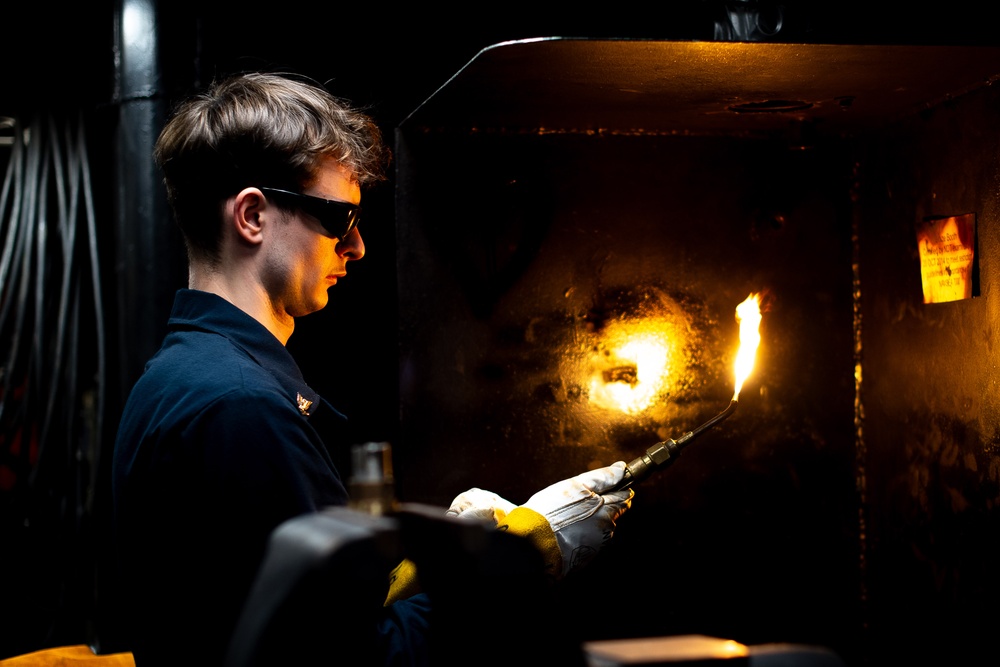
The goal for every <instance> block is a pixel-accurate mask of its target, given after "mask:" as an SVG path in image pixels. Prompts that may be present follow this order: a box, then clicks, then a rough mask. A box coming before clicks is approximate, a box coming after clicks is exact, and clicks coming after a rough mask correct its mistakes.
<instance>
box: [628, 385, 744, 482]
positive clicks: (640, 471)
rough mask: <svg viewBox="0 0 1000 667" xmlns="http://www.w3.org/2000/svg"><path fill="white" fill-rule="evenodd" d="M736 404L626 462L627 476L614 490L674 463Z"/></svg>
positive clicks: (730, 411) (734, 408) (638, 480)
mask: <svg viewBox="0 0 1000 667" xmlns="http://www.w3.org/2000/svg"><path fill="white" fill-rule="evenodd" d="M736 405H737V400H736V399H735V398H733V400H731V401H730V402H729V405H728V406H727V407H726V409H725V410H723V411H722V412H720V413H719V414H717V415H715V416H714V417H712V418H711V419H709V420H708V421H707V422H705V423H704V424H702V425H701V426H699V427H697V428H695V429H693V430H691V431H688V432H687V433H685V434H684V435H682V436H681V437H679V438H678V439H676V440H674V439H673V438H671V439H670V440H664V441H662V442H658V443H656V444H655V445H653V446H652V447H650V448H649V449H647V450H646V451H645V452H644V453H643V454H642V455H641V456H639V457H638V458H636V459H634V460H633V461H631V462H630V463H628V464H626V466H625V477H624V478H622V481H621V482H619V483H618V484H617V485H616V486H615V487H614V489H612V490H614V491H618V490H621V489H627V488H630V487H632V486H634V485H635V484H638V483H639V482H641V481H642V480H644V479H646V478H647V477H649V476H650V475H651V474H653V471H655V470H658V469H660V468H666V467H668V466H670V465H672V464H673V462H674V461H676V460H677V457H678V456H680V453H681V450H683V449H684V448H685V447H687V446H688V445H689V444H690V443H691V441H692V440H694V439H695V438H697V437H698V436H699V435H701V434H702V433H704V432H705V431H707V430H708V429H710V428H712V427H713V426H715V425H716V424H718V423H719V422H721V421H722V420H723V419H726V418H727V417H729V415H731V414H733V411H735V410H736Z"/></svg>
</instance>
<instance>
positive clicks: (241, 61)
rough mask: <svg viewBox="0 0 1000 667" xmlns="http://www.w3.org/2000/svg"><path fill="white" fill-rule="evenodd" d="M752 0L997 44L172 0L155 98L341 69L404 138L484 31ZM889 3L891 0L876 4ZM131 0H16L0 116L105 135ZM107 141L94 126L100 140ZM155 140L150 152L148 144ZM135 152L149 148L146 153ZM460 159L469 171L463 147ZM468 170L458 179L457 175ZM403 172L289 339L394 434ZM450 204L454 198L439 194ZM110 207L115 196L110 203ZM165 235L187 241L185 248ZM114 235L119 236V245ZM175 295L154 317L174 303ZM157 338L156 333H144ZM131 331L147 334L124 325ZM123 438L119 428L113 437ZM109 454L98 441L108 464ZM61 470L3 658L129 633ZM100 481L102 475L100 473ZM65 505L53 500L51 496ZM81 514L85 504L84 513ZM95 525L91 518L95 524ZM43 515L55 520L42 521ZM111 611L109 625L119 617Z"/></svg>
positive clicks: (924, 11) (375, 433) (11, 589)
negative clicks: (730, 9) (745, 10)
mask: <svg viewBox="0 0 1000 667" xmlns="http://www.w3.org/2000/svg"><path fill="white" fill-rule="evenodd" d="M744 4H756V5H757V6H758V7H759V9H760V11H761V12H762V14H764V15H767V16H773V15H774V13H775V12H779V11H780V12H781V15H782V17H783V24H782V28H781V30H780V31H779V32H778V33H777V34H776V35H774V36H773V37H771V38H770V39H773V40H775V41H782V42H806V43H844V44H960V45H964V44H993V43H995V42H996V38H995V35H994V30H995V22H994V21H993V20H992V18H991V16H990V14H991V13H990V12H989V11H988V10H987V9H985V6H984V5H982V4H981V3H976V4H973V3H948V4H934V5H918V4H916V3H903V2H898V3H877V4H876V3H863V2H858V1H855V2H807V1H802V2H795V3H793V2H788V3H780V4H779V3H738V2H734V3H725V2H710V1H707V0H705V1H689V2H673V3H669V5H667V6H668V7H669V12H664V11H656V12H654V11H652V10H650V9H649V8H648V5H639V4H635V5H615V6H614V7H613V10H614V11H613V12H612V11H611V9H612V8H609V7H602V8H600V11H595V10H593V9H590V8H587V9H584V8H583V7H582V6H580V5H568V6H566V7H555V6H539V5H538V4H537V3H515V4H509V3H508V4H502V5H500V4H497V5H485V6H484V5H475V6H468V7H461V6H457V5H449V6H439V7H435V6H428V5H424V4H420V5H407V6H405V7H402V8H390V7H387V6H381V5H375V4H354V5H351V6H350V8H349V9H348V8H340V7H336V8H332V9H331V8H328V7H327V6H325V5H317V4H316V3H305V2H284V3H281V4H280V5H272V6H267V7H264V8H260V7H252V6H251V5H248V4H244V3H235V2H233V3H222V2H216V3H194V2H175V3H162V5H161V6H156V4H155V3H154V4H153V6H154V7H155V8H156V11H157V15H158V19H157V29H158V34H157V35H156V37H155V39H156V43H157V45H158V48H159V49H160V58H159V62H158V67H159V75H158V81H159V84H158V85H157V86H155V87H154V88H152V89H150V90H149V91H146V92H145V93H144V94H145V95H146V96H147V99H148V100H150V101H153V102H154V103H157V104H160V105H162V107H163V108H164V109H165V108H168V107H169V105H170V104H171V103H172V102H173V101H174V100H176V99H178V98H179V97H181V96H183V95H185V94H187V93H188V92H190V91H192V90H195V89H197V88H198V87H200V86H202V85H204V84H205V83H207V82H208V81H209V80H211V79H212V78H214V77H216V76H220V75H224V74H226V73H230V72H235V71H244V70H256V69H264V70H278V71H292V72H296V73H299V74H305V75H308V76H311V77H313V78H315V79H317V80H319V81H322V82H324V83H326V84H327V86H328V87H329V89H330V90H331V91H332V92H334V93H335V94H337V95H339V96H342V97H345V98H348V99H351V100H353V101H354V102H355V103H357V104H359V105H362V106H364V107H365V108H367V109H368V111H369V112H370V113H371V114H372V116H373V117H374V118H375V119H376V121H377V122H378V123H379V125H380V126H381V127H382V129H383V131H384V133H385V135H386V138H387V140H388V141H389V143H390V144H391V143H392V140H393V132H394V129H395V128H396V127H397V125H398V124H399V123H401V122H402V121H403V120H404V119H405V118H406V117H407V116H408V115H409V114H410V113H411V112H412V111H413V110H415V109H416V108H417V107H419V106H420V105H421V103H422V102H423V101H424V100H426V99H427V98H428V97H429V96H430V95H431V94H432V93H433V92H434V91H435V90H437V89H438V88H439V87H440V86H441V85H443V84H444V83H445V82H446V81H447V80H448V79H449V78H450V77H451V76H452V75H453V74H455V73H456V72H458V71H459V70H460V69H461V68H462V67H463V66H464V65H465V64H466V63H468V62H469V61H470V60H471V59H472V58H474V57H475V56H476V54H477V53H479V52H480V51H481V50H482V49H484V48H487V47H489V46H490V45H493V44H497V43H500V42H503V41H508V40H517V39H526V38H533V37H544V36H562V37H611V38H651V39H667V40H711V39H714V38H715V35H716V32H715V30H716V25H717V22H718V21H719V20H720V17H721V16H722V14H723V13H724V12H725V9H726V8H727V6H736V5H744ZM876 8H877V9H876ZM120 21H121V14H120V8H119V5H118V4H116V3H110V2H99V3H97V2H95V3H88V4H86V5H83V4H76V5H73V6H71V7H58V8H53V7H43V6H41V5H32V6H19V7H17V8H14V9H11V10H7V11H6V12H5V18H4V23H5V26H6V27H7V31H6V34H5V35H4V38H3V39H2V40H0V61H2V63H3V67H4V69H3V82H2V83H0V116H14V117H25V118H27V117H31V116H34V115H37V114H48V113H52V114H59V115H72V114H74V113H76V112H81V113H83V114H85V115H86V116H87V117H88V119H90V120H91V128H92V130H93V133H94V135H95V136H97V137H100V136H101V135H102V133H107V134H108V135H109V136H110V135H112V134H113V132H114V128H115V127H116V126H117V123H118V120H119V113H120V111H121V109H122V108H124V107H125V106H126V105H128V104H129V103H131V102H132V101H134V100H133V98H132V97H131V95H133V93H134V91H128V90H124V89H123V87H122V85H121V79H120V71H119V64H120V63H119V61H118V56H119V54H120V48H119V47H120V45H119V44H118V42H117V40H118V34H119V31H118V29H119V25H120ZM99 146H100V144H98V147H99ZM92 157H93V159H94V162H95V175H96V178H95V194H96V197H97V203H98V206H99V209H100V210H102V211H105V212H110V211H113V210H114V202H115V200H116V193H115V189H116V187H117V186H116V184H115V181H114V171H115V168H116V167H115V164H113V154H112V153H111V152H110V151H106V152H102V151H101V150H100V149H99V148H98V150H95V151H94V152H93V154H92ZM139 158H141V156H138V158H137V159H139ZM137 164H138V162H137ZM450 168H453V169H455V170H456V173H457V172H459V171H461V170H462V168H463V165H461V164H456V165H452V166H451V167H450ZM456 180H457V181H458V180H460V179H456ZM394 185H395V184H394V179H393V178H392V177H390V180H389V181H388V182H387V183H385V184H383V185H382V186H380V187H378V188H377V189H375V190H373V191H372V192H370V193H366V195H365V200H364V204H365V209H366V220H365V223H364V227H363V229H362V231H363V233H364V235H365V240H366V244H367V246H368V254H367V257H366V259H365V261H363V262H359V263H358V264H357V266H356V267H354V268H353V270H352V272H351V275H350V276H349V278H348V279H347V280H345V281H343V282H342V284H340V285H339V286H338V288H337V289H336V290H333V292H332V293H331V303H330V307H328V308H327V309H326V310H324V311H323V312H321V313H317V314H316V315H313V316H310V317H308V318H305V319H304V320H303V321H302V322H301V323H300V324H299V326H298V328H297V331H296V333H295V335H294V336H293V337H292V340H291V341H290V343H289V347H290V349H292V351H293V353H295V354H296V356H297V357H298V358H299V359H300V360H301V363H302V366H303V369H304V372H305V374H306V376H307V379H308V380H309V381H310V383H311V384H313V385H314V386H315V387H316V388H317V389H318V390H319V391H320V392H321V393H323V394H324V395H327V396H329V397H330V398H331V399H332V400H333V402H334V403H335V404H337V405H339V406H342V407H343V409H344V411H345V412H347V413H348V414H350V415H352V417H353V418H354V422H355V424H356V425H357V437H358V438H359V439H372V440H383V439H384V440H390V441H392V440H393V439H394V438H395V437H396V435H397V428H398V425H397V420H398V402H397V395H396V394H397V391H398V388H397V382H398V368H397V363H398V358H397V354H396V344H397V342H396V331H397V323H396V321H395V318H396V308H395V302H394V295H395V291H396V284H397V280H400V279H403V280H417V281H419V280H420V276H397V274H396V261H395V248H394V244H395V234H394V228H393V220H394V215H395V212H394V197H393V188H394ZM441 204H442V205H443V206H447V205H448V201H447V200H445V201H442V202H441ZM111 215H113V214H110V213H106V216H107V217H110V216H111ZM164 253H165V254H168V255H170V256H172V257H176V260H177V261H176V265H177V267H178V268H179V269H180V268H181V258H180V257H179V256H176V254H175V253H176V249H175V248H169V247H165V248H164ZM111 255H112V253H109V256H111ZM115 268H116V267H115V264H114V261H113V260H110V259H109V261H108V266H107V267H106V269H105V270H106V272H107V276H108V283H107V285H108V286H107V289H108V290H109V291H110V292H112V293H113V292H114V291H115V290H116V289H117V287H118V286H116V284H115V280H116V271H115ZM180 286H182V285H181V284H180V283H178V282H177V274H173V273H172V274H169V275H163V276H162V284H159V285H150V286H149V288H150V291H151V292H157V291H159V292H171V291H172V290H173V289H176V288H177V287H180ZM133 307H135V304H133V303H130V302H129V301H128V300H123V301H119V300H115V299H109V313H108V317H109V319H110V320H116V319H120V318H124V317H126V315H127V314H128V313H127V311H129V309H131V308H133ZM165 317H166V312H165V311H164V312H163V313H162V317H161V318H160V319H158V320H157V321H162V320H165ZM157 342H158V340H157V339H156V338H155V337H150V340H148V341H146V342H145V343H146V344H147V345H153V346H155V344H156V343H157ZM111 345H112V347H115V348H118V349H124V348H129V347H131V346H138V345H141V343H139V342H137V341H133V340H128V339H127V338H125V337H122V338H121V339H120V340H112V342H111ZM112 363H113V365H115V366H116V368H115V369H114V370H115V371H116V372H115V373H113V376H114V377H116V378H120V380H118V381H117V382H115V381H112V382H110V384H111V386H110V387H109V389H110V392H109V399H108V405H107V415H106V422H107V424H108V426H107V432H108V433H113V424H114V420H115V419H116V413H117V411H118V410H119V409H120V402H119V401H121V400H123V398H124V395H125V393H126V392H127V390H128V387H129V385H130V382H129V379H130V378H133V377H134V376H135V374H136V372H137V369H136V368H135V367H134V366H133V365H132V364H134V361H129V360H128V358H127V356H126V357H116V358H115V359H113V361H112ZM100 446H101V448H103V451H105V452H108V451H110V449H109V448H110V445H109V444H108V443H107V441H105V442H103V443H100ZM104 461H105V459H104V458H102V457H100V456H98V457H97V458H96V460H95V465H98V466H101V465H102V464H103V462H104ZM60 488H61V487H59V486H58V485H55V484H53V485H52V486H51V487H48V488H45V489H43V492H44V496H45V502H44V503H41V505H42V506H43V509H33V510H32V512H34V514H33V517H32V518H33V519H35V521H34V522H33V524H32V527H31V528H27V526H28V523H27V522H26V521H24V518H25V510H24V507H25V503H24V502H23V498H22V497H20V496H18V495H17V494H18V493H19V492H20V491H22V487H19V486H16V485H15V486H14V487H13V491H10V492H8V491H5V492H4V494H3V496H2V500H3V505H2V510H3V516H2V519H3V532H2V534H0V544H2V548H3V549H4V550H5V552H6V554H7V556H6V557H5V558H4V560H2V561H0V566H2V567H3V568H4V571H3V573H2V574H0V576H2V578H3V582H4V586H5V587H7V589H8V592H7V594H0V599H3V600H4V603H3V606H4V608H5V609H4V616H3V626H2V627H0V658H2V657H6V656H8V655H14V654H18V653H24V652H27V651H31V650H36V649H38V648H43V647H47V646H56V645H64V644H76V643H94V644H97V645H103V646H104V647H106V648H111V649H113V648H115V647H116V639H117V638H116V637H115V635H114V630H113V624H112V625H109V621H108V619H107V618H106V616H105V614H106V609H105V605H106V604H107V599H106V598H105V596H104V594H103V592H102V593H97V592H95V591H97V590H98V589H99V588H100V585H99V584H100V583H102V581H103V580H102V578H101V577H100V576H98V577H97V580H98V585H95V583H94V579H95V577H94V573H95V571H100V570H101V568H102V567H103V566H102V563H103V560H102V555H103V549H104V548H105V547H106V544H107V543H106V537H107V536H106V534H105V533H104V532H103V531H104V529H105V521H106V507H105V505H104V504H103V501H104V500H105V499H103V498H102V497H101V495H100V493H101V492H100V490H98V492H97V493H98V500H97V501H96V502H95V503H94V504H92V505H86V506H84V505H82V504H79V503H80V500H79V498H76V497H63V496H62V495H61V492H60ZM102 488H103V487H102ZM49 508H51V509H49ZM46 512H48V513H51V514H57V515H59V517H63V516H66V515H79V514H80V513H84V514H88V513H90V512H93V515H92V516H88V517H85V518H87V519H89V521H84V522H83V523H82V524H81V523H80V522H78V521H77V522H73V523H72V527H70V528H67V527H66V525H64V523H63V522H61V521H59V520H55V519H54V520H53V521H52V525H51V526H50V527H48V528H43V527H40V526H45V522H44V520H42V521H40V520H39V518H44V516H45V514H46ZM77 518H79V517H77ZM81 526H82V527H81ZM39 531H43V532H42V538H41V539H39V538H38V534H39ZM109 628H110V629H109Z"/></svg>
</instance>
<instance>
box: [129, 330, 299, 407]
mask: <svg viewBox="0 0 1000 667" xmlns="http://www.w3.org/2000/svg"><path fill="white" fill-rule="evenodd" d="M136 388H137V389H139V390H140V391H142V392H144V393H147V394H160V395H161V396H170V397H172V398H174V399H176V400H184V401H185V402H186V403H189V404H191V403H201V404H204V403H206V402H210V401H215V400H220V399H224V398H225V397H230V400H241V399H240V398H239V397H240V396H244V397H253V398H254V399H256V400H258V401H259V400H261V399H264V398H266V397H268V396H275V397H278V396H283V395H284V393H285V392H284V391H283V389H282V387H281V385H280V383H279V382H278V380H277V378H275V377H274V375H273V374H272V373H270V372H269V371H268V370H267V369H266V368H264V367H263V366H261V365H260V364H259V363H257V361H256V360H255V359H254V358H253V357H252V356H251V355H250V354H249V353H248V352H246V351H245V350H243V349H242V348H240V347H239V346H238V345H236V344H234V343H233V342H232V341H231V340H229V339H228V338H226V337H225V336H220V335H218V334H214V333H210V332H186V333H185V334H184V335H183V336H168V338H167V340H165V341H164V345H163V347H162V348H160V350H159V352H157V354H156V355H155V356H154V357H153V358H152V359H150V361H149V363H148V364H147V365H146V369H145V371H144V372H143V375H142V377H141V378H140V379H139V382H138V383H137V385H136Z"/></svg>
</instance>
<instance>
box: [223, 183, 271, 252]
mask: <svg viewBox="0 0 1000 667" xmlns="http://www.w3.org/2000/svg"><path fill="white" fill-rule="evenodd" d="M266 208H267V200H266V199H265V198H264V195H263V194H262V193H261V191H260V190H258V189H257V188H244V189H242V190H240V192H239V194H237V195H236V197H235V198H234V199H233V201H232V208H231V209H230V211H231V214H232V217H231V218H230V224H232V225H233V228H234V229H235V230H236V234H237V236H239V238H240V239H242V240H243V241H244V242H246V243H251V244H254V245H256V244H258V243H260V242H261V241H262V240H263V238H264V237H263V229H264V217H265V214H264V211H265V209H266ZM272 208H273V207H272Z"/></svg>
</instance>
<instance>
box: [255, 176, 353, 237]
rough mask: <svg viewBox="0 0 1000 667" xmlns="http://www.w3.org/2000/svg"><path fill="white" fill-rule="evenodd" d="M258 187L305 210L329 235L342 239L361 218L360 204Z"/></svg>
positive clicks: (265, 192)
mask: <svg viewBox="0 0 1000 667" xmlns="http://www.w3.org/2000/svg"><path fill="white" fill-rule="evenodd" d="M258 189H259V190H260V191H261V192H263V193H264V195H265V196H273V197H274V198H275V199H277V200H279V201H280V200H282V199H283V200H285V202H286V203H289V204H292V205H293V206H295V208H297V209H299V210H302V211H305V212H306V213H308V214H309V215H311V216H312V217H314V218H316V219H317V220H319V224H321V225H323V229H325V230H326V231H327V232H328V233H329V234H330V235H331V236H334V237H336V238H338V239H340V240H344V239H345V238H346V237H347V235H348V234H350V233H351V232H352V231H354V228H355V227H357V226H358V221H359V220H360V219H361V205H360V204H351V203H349V202H346V201H337V200H336V199H323V198H322V197H313V196H312V195H304V194H301V193H298V192H292V191H291V190H281V189H279V188H267V187H262V188H258Z"/></svg>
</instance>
